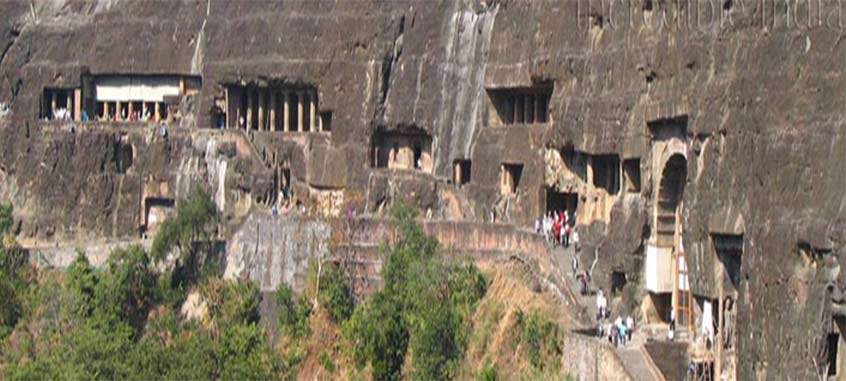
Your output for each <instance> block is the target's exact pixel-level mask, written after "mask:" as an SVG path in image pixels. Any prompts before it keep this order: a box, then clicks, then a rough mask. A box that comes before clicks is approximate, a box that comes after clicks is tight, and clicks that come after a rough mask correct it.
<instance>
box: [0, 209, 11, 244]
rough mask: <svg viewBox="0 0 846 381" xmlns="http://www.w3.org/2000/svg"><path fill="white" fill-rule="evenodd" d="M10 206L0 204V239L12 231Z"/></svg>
mask: <svg viewBox="0 0 846 381" xmlns="http://www.w3.org/2000/svg"><path fill="white" fill-rule="evenodd" d="M12 209H13V208H12V204H0V237H2V236H5V235H6V234H8V233H11V230H12V224H13V222H14V221H13V220H12Z"/></svg>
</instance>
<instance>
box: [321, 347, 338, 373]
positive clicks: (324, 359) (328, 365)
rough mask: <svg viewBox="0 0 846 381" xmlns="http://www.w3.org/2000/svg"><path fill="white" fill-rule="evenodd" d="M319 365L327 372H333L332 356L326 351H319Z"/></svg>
mask: <svg viewBox="0 0 846 381" xmlns="http://www.w3.org/2000/svg"><path fill="white" fill-rule="evenodd" d="M320 365H322V366H323V369H326V371H327V372H329V374H335V363H334V362H332V357H330V356H329V353H328V352H326V351H323V352H320Z"/></svg>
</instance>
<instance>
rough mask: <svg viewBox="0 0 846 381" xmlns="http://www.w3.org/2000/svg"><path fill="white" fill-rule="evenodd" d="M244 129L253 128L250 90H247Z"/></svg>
mask: <svg viewBox="0 0 846 381" xmlns="http://www.w3.org/2000/svg"><path fill="white" fill-rule="evenodd" d="M244 128H245V129H247V130H250V129H252V128H253V91H252V90H250V89H247V125H245V126H244Z"/></svg>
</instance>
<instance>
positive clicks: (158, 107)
mask: <svg viewBox="0 0 846 381" xmlns="http://www.w3.org/2000/svg"><path fill="white" fill-rule="evenodd" d="M153 120H155V121H156V122H158V121H160V120H162V106H161V104H160V103H159V102H156V111H155V114H154V115H153Z"/></svg>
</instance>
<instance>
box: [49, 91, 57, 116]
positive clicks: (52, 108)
mask: <svg viewBox="0 0 846 381" xmlns="http://www.w3.org/2000/svg"><path fill="white" fill-rule="evenodd" d="M55 118H56V92H55V91H50V119H55Z"/></svg>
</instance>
